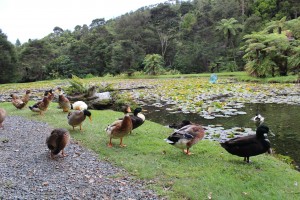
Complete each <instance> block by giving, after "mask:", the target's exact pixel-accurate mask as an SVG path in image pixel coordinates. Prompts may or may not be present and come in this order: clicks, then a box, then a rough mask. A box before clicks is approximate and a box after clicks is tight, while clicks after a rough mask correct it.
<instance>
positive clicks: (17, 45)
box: [15, 39, 21, 47]
mask: <svg viewBox="0 0 300 200" xmlns="http://www.w3.org/2000/svg"><path fill="white" fill-rule="evenodd" d="M15 45H16V47H19V46H21V42H20V40H19V39H17V40H16V44H15Z"/></svg>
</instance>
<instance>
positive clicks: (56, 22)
mask: <svg viewBox="0 0 300 200" xmlns="http://www.w3.org/2000/svg"><path fill="white" fill-rule="evenodd" d="M165 1H167V0H0V29H1V30H2V33H4V34H5V35H6V36H7V39H8V40H9V41H10V42H11V43H13V44H15V43H16V40H17V39H19V40H20V42H21V43H24V42H27V41H28V39H41V38H43V37H45V36H47V35H48V34H50V33H52V32H53V28H54V27H56V26H58V27H60V28H62V29H63V30H67V29H68V30H71V31H73V30H74V27H75V26H76V25H80V26H82V25H83V24H86V25H88V26H89V25H90V24H91V22H92V21H93V20H94V19H97V18H105V20H109V19H111V18H115V17H118V16H121V15H122V14H125V13H128V12H131V11H135V10H137V9H139V8H141V7H143V6H149V5H153V4H156V3H163V2H165Z"/></svg>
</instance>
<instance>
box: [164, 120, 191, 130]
mask: <svg viewBox="0 0 300 200" xmlns="http://www.w3.org/2000/svg"><path fill="white" fill-rule="evenodd" d="M191 124H193V123H192V122H191V121H189V120H182V122H181V123H180V124H175V123H174V124H170V125H169V128H174V129H181V128H182V127H184V126H186V125H191Z"/></svg>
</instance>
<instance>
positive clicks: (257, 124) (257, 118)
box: [251, 113, 265, 127]
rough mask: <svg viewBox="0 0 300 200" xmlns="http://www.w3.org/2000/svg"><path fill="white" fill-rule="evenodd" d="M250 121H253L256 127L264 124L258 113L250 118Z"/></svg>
mask: <svg viewBox="0 0 300 200" xmlns="http://www.w3.org/2000/svg"><path fill="white" fill-rule="evenodd" d="M251 120H252V121H254V123H255V125H256V127H258V126H259V125H261V124H262V123H263V122H264V120H265V118H264V117H263V116H261V115H260V114H259V113H256V115H255V116H254V117H252V118H251Z"/></svg>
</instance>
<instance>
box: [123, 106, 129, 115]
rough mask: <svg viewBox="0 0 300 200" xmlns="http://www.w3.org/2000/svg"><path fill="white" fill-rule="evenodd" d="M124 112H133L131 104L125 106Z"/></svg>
mask: <svg viewBox="0 0 300 200" xmlns="http://www.w3.org/2000/svg"><path fill="white" fill-rule="evenodd" d="M123 112H124V113H125V114H128V113H131V108H130V106H129V105H125V106H123Z"/></svg>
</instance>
